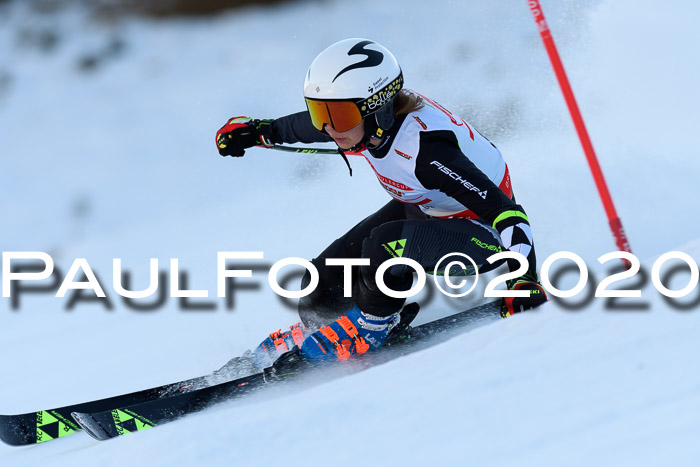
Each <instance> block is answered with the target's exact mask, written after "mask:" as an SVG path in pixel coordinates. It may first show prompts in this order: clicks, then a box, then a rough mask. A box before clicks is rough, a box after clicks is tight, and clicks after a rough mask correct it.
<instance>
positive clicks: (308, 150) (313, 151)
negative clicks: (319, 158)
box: [269, 144, 338, 156]
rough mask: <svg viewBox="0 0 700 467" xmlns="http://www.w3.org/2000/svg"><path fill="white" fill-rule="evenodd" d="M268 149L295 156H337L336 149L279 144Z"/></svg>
mask: <svg viewBox="0 0 700 467" xmlns="http://www.w3.org/2000/svg"><path fill="white" fill-rule="evenodd" d="M269 149H275V150H277V151H285V152H294V153H297V154H335V155H336V156H337V155H338V150H337V149H327V148H297V147H294V146H284V145H281V144H275V145H274V146H270V147H269Z"/></svg>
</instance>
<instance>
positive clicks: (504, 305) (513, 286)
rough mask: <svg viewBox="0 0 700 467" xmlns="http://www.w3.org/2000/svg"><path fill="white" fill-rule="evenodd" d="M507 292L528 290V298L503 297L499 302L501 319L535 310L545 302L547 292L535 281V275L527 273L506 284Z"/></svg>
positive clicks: (530, 272)
mask: <svg viewBox="0 0 700 467" xmlns="http://www.w3.org/2000/svg"><path fill="white" fill-rule="evenodd" d="M506 285H507V287H508V290H529V291H530V296H529V297H504V298H503V300H502V301H501V318H507V317H509V316H512V315H514V314H515V313H520V312H521V311H525V310H530V309H532V308H536V307H538V306H540V305H542V304H543V303H545V302H546V301H547V292H545V290H544V287H542V284H540V282H539V281H538V280H537V274H536V273H534V272H532V271H528V272H526V273H525V274H524V275H523V276H521V277H519V278H518V279H511V280H510V281H508V282H506Z"/></svg>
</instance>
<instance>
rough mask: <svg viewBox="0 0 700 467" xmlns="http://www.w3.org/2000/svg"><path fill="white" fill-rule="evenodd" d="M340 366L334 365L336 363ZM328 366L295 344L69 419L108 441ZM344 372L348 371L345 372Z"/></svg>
mask: <svg viewBox="0 0 700 467" xmlns="http://www.w3.org/2000/svg"><path fill="white" fill-rule="evenodd" d="M499 312H500V300H498V301H495V302H490V303H486V304H484V305H481V306H477V307H475V308H472V309H469V310H466V311H463V312H460V313H457V314H454V315H450V316H447V317H445V318H441V319H438V320H435V321H431V322H429V323H425V324H422V325H419V326H415V327H407V328H405V329H403V330H402V331H401V332H400V333H399V334H398V335H397V336H394V337H393V338H392V339H391V341H390V342H388V343H387V346H385V349H393V350H390V351H388V352H387V351H385V349H382V351H380V352H377V353H376V354H371V355H370V354H365V355H363V356H362V358H360V359H357V360H358V361H360V362H361V363H360V366H362V362H363V363H364V364H365V366H371V365H375V364H378V363H382V362H384V361H388V360H391V359H393V358H397V357H398V356H401V355H405V354H407V353H410V352H413V351H415V350H418V349H421V348H425V347H426V346H427V345H421V344H427V342H426V341H428V340H429V339H427V338H428V337H430V336H432V335H435V334H437V333H441V334H442V333H445V332H448V331H452V333H453V334H457V333H460V332H464V330H465V329H464V328H465V327H466V325H467V324H469V323H471V324H474V325H481V324H485V323H486V322H489V321H493V320H495V319H497V318H500V314H499ZM338 366H339V365H335V367H338ZM323 368H327V366H312V365H310V364H309V363H307V362H306V361H304V360H303V359H302V358H301V356H300V354H299V349H298V347H295V348H294V349H292V350H290V351H289V352H286V353H285V354H283V355H282V356H280V357H279V358H278V359H277V360H276V361H275V362H274V363H273V364H272V366H270V367H268V368H265V369H264V370H263V371H261V372H258V373H255V374H252V375H250V376H246V377H243V378H238V379H235V380H232V381H228V382H224V383H220V384H215V385H212V386H208V387H204V388H201V389H196V390H192V391H189V392H184V393H182V394H176V395H172V396H169V397H164V398H160V399H154V400H150V401H145V402H142V403H136V404H132V405H126V406H122V407H118V408H115V407H112V408H108V409H104V410H102V411H100V410H95V411H92V412H90V411H89V410H76V411H75V412H73V413H72V417H73V419H75V421H76V422H77V423H78V424H79V425H80V426H81V427H82V428H83V429H84V430H85V431H86V432H87V433H88V434H90V436H92V437H93V438H95V439H98V440H101V441H103V440H107V439H111V438H115V437H118V436H122V435H126V434H129V433H134V432H136V431H142V430H147V429H150V428H153V427H155V426H158V425H162V424H164V423H167V422H171V421H173V420H176V419H178V418H180V417H183V416H185V415H187V414H190V413H194V412H198V411H200V410H203V409H205V408H207V407H210V406H212V405H214V404H217V403H220V402H223V401H229V400H231V399H234V398H239V397H241V396H244V395H246V394H249V393H251V392H254V391H256V390H260V389H262V388H266V387H269V386H272V385H274V384H277V383H280V382H284V381H289V380H292V379H294V378H296V377H299V376H301V375H302V374H308V373H309V372H310V371H317V370H321V369H323ZM345 374H347V373H345Z"/></svg>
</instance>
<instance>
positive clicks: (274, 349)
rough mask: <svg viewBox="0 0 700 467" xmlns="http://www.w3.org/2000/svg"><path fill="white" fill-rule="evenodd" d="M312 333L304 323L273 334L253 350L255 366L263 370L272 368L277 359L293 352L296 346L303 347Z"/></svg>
mask: <svg viewBox="0 0 700 467" xmlns="http://www.w3.org/2000/svg"><path fill="white" fill-rule="evenodd" d="M310 333H311V331H310V330H309V329H307V328H306V326H304V325H303V324H302V323H296V324H293V325H291V326H290V327H289V330H288V331H285V332H282V330H281V329H279V330H277V331H275V332H273V333H271V334H270V335H269V336H267V338H266V339H265V340H264V341H262V342H261V343H260V345H258V346H257V347H256V348H255V350H253V359H254V362H255V366H256V367H258V368H261V369H262V368H265V367H267V366H270V365H271V364H272V362H274V361H275V360H277V357H279V356H280V355H282V354H283V353H285V352H286V351H288V350H291V349H292V348H293V347H294V346H295V345H298V346H299V347H301V345H302V344H303V342H304V339H305V338H306V336H308V335H309V334H310Z"/></svg>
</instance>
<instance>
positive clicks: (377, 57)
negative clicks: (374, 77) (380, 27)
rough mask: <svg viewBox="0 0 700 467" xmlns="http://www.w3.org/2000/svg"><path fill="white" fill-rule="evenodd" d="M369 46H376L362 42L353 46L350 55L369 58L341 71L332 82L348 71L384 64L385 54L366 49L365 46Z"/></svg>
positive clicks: (370, 42)
mask: <svg viewBox="0 0 700 467" xmlns="http://www.w3.org/2000/svg"><path fill="white" fill-rule="evenodd" d="M367 44H374V42H372V41H362V42H358V43H357V44H355V45H353V46H352V48H351V49H350V50H349V51H348V55H365V56H366V57H367V58H365V59H364V60H362V61H361V62H357V63H353V64H352V65H348V66H346V67H345V68H343V69H342V70H340V73H338V74H337V75H335V78H333V81H332V82H335V80H336V79H338V76H340V75H342V74H343V73H345V72H346V71H350V70H354V69H356V68H370V67H373V66H377V65H379V64H380V63H382V61H384V54H383V53H381V52H377V51H376V50H368V49H365V46H366V45H367Z"/></svg>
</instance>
